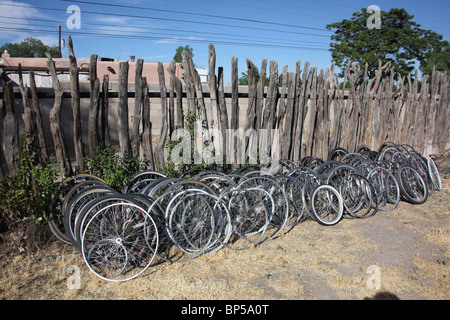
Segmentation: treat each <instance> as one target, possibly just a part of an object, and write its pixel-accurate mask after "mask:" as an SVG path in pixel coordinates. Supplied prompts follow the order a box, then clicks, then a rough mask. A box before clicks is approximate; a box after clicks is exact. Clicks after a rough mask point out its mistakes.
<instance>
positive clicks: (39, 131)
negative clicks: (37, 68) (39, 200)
mask: <svg viewBox="0 0 450 320" xmlns="http://www.w3.org/2000/svg"><path fill="white" fill-rule="evenodd" d="M28 76H29V79H30V91H31V108H32V109H33V113H34V119H35V123H36V138H37V144H38V146H39V150H38V156H39V159H40V161H41V163H47V162H48V153H47V144H46V142H45V136H44V125H43V122H42V113H41V108H40V105H39V98H38V93H37V89H36V82H35V79H34V72H33V71H32V70H30V72H29V73H28Z"/></svg>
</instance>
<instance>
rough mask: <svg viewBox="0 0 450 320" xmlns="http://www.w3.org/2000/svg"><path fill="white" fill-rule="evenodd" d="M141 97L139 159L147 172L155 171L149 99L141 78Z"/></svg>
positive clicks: (145, 79) (145, 82) (143, 80)
mask: <svg viewBox="0 0 450 320" xmlns="http://www.w3.org/2000/svg"><path fill="white" fill-rule="evenodd" d="M142 95H143V97H144V100H143V101H144V103H143V105H142V129H143V132H142V137H141V149H142V155H141V159H142V160H144V161H145V163H146V164H147V169H148V170H155V162H154V158H153V147H152V122H151V119H150V97H149V95H148V84H147V78H145V77H144V78H142Z"/></svg>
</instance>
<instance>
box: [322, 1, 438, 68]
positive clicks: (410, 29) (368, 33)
mask: <svg viewBox="0 0 450 320" xmlns="http://www.w3.org/2000/svg"><path fill="white" fill-rule="evenodd" d="M371 15H372V14H371V13H370V12H368V11H367V9H361V12H355V13H353V15H352V18H351V19H350V20H348V19H344V20H342V21H341V22H335V23H332V24H329V25H327V29H329V30H335V33H334V35H332V36H331V40H332V42H331V44H330V47H331V48H330V51H331V54H332V58H333V60H334V61H335V63H336V65H337V66H338V67H340V68H345V67H347V65H348V64H349V62H355V63H357V64H359V65H360V66H361V67H362V68H364V65H365V64H366V63H367V64H368V67H369V68H368V71H369V76H370V77H374V76H375V71H376V70H377V67H378V60H381V61H382V62H383V64H385V63H387V62H389V61H390V62H391V65H392V66H393V67H395V71H396V73H397V74H400V75H402V76H404V75H407V74H409V73H411V72H412V71H413V70H414V68H415V64H416V63H417V62H419V63H420V64H421V65H423V64H424V63H426V61H427V57H428V53H429V52H430V50H438V52H439V51H440V50H441V49H442V48H443V47H444V46H445V42H444V41H442V35H439V34H437V33H436V32H434V31H431V30H426V29H422V28H421V27H420V25H419V24H418V23H416V22H414V21H413V18H414V16H412V15H410V14H408V12H407V11H406V10H405V9H396V8H393V9H391V10H390V11H389V12H385V11H381V12H380V17H381V27H380V28H369V27H368V25H367V24H368V23H367V22H368V20H369V19H370V18H371Z"/></svg>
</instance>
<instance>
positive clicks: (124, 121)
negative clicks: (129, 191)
mask: <svg viewBox="0 0 450 320" xmlns="http://www.w3.org/2000/svg"><path fill="white" fill-rule="evenodd" d="M128 70H129V65H128V61H122V62H119V101H118V105H117V107H118V110H117V115H118V126H117V129H118V135H119V152H120V157H122V158H124V157H127V156H130V152H131V143H130V137H129V134H128Z"/></svg>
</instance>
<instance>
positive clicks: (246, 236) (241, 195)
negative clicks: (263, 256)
mask: <svg viewBox="0 0 450 320" xmlns="http://www.w3.org/2000/svg"><path fill="white" fill-rule="evenodd" d="M221 199H224V200H225V202H226V203H227V206H228V212H229V215H230V226H231V237H230V238H229V241H228V242H227V243H224V246H225V247H227V248H229V249H232V250H245V249H248V248H251V247H252V246H255V245H258V244H260V243H262V242H263V241H264V240H265V236H266V231H267V227H268V226H269V219H270V215H271V211H273V210H274V203H273V200H272V198H271V197H270V194H269V193H268V192H267V191H266V190H264V189H262V188H259V187H250V188H232V189H231V190H228V191H227V192H226V193H223V194H222V195H221ZM240 240H243V241H240Z"/></svg>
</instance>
